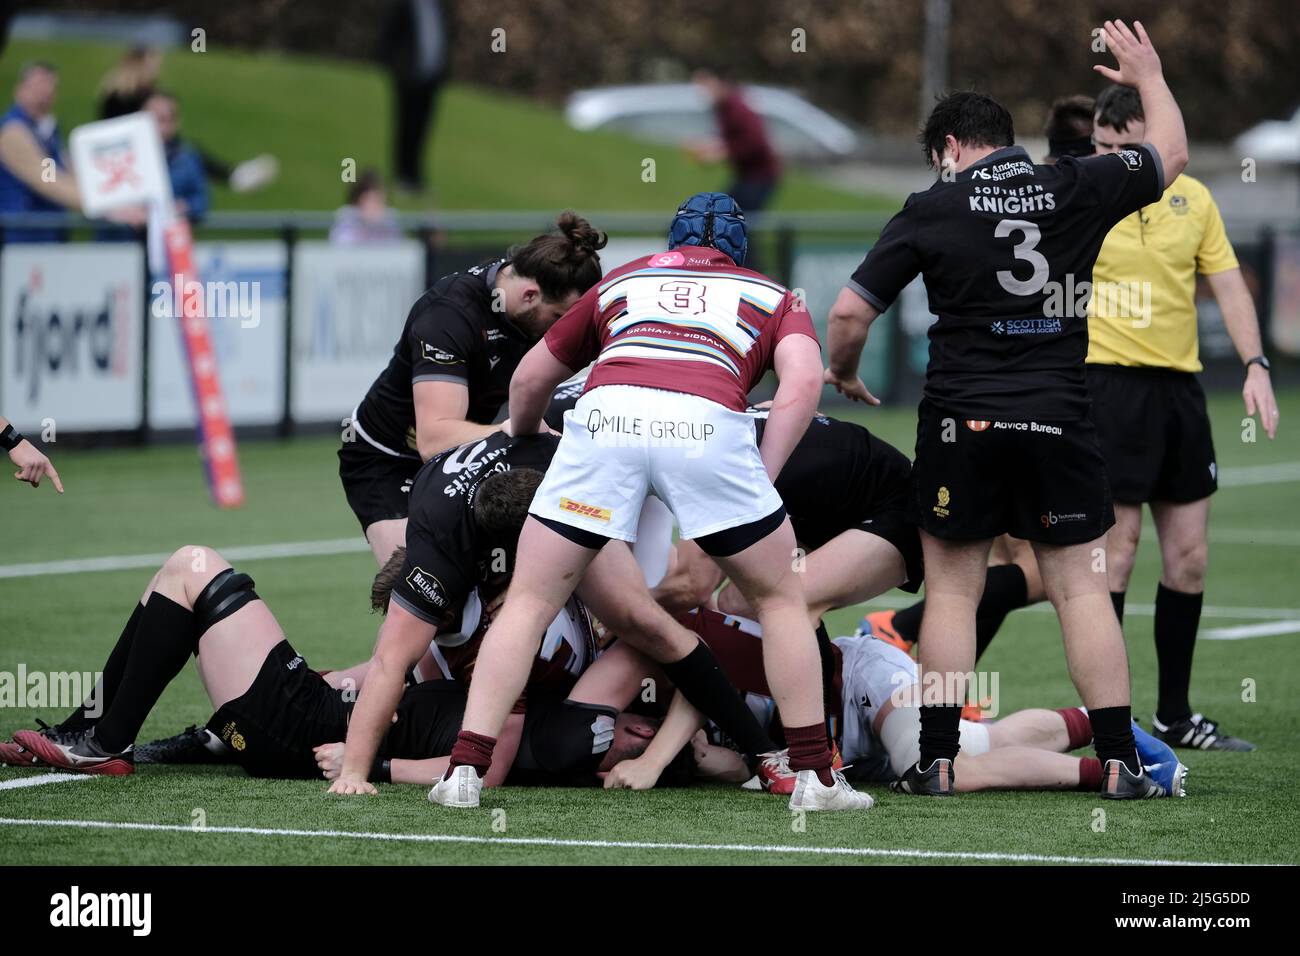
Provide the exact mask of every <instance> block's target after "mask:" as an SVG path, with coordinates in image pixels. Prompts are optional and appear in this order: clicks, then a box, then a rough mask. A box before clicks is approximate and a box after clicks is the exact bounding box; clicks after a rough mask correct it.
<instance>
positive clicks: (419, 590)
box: [406, 567, 447, 610]
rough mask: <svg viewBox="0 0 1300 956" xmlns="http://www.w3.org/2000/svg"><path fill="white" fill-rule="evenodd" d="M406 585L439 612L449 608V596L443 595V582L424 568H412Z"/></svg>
mask: <svg viewBox="0 0 1300 956" xmlns="http://www.w3.org/2000/svg"><path fill="white" fill-rule="evenodd" d="M406 583H407V584H409V585H410V586H411V587H412V588H413V589H414V590H415V593H416V594H418V595H420V597H422V598H424V599H425V600H426V601H428V602H429V603H430V604H432V605H433V606H434V607H436V608H438V609H439V610H442V609H443V608H445V607H446V606H447V595H446V594H444V593H443V590H442V582H441V581H439V580H438V579H437V578H435V577H434V576H433V575H432V574H430V573H429V572H428V571H425V570H424V569H423V568H418V567H417V568H412V569H411V573H410V574H408V575H407V576H406Z"/></svg>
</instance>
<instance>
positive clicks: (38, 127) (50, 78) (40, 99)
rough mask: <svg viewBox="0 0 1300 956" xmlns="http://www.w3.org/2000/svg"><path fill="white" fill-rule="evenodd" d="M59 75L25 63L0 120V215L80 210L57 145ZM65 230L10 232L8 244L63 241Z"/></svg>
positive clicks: (44, 66) (45, 66) (43, 66)
mask: <svg viewBox="0 0 1300 956" xmlns="http://www.w3.org/2000/svg"><path fill="white" fill-rule="evenodd" d="M58 89H59V74H58V71H57V70H56V69H55V68H54V67H53V66H51V65H50V64H48V63H29V64H28V65H26V66H24V67H23V68H22V70H21V71H20V72H19V74H18V83H17V84H16V85H15V86H14V102H13V105H12V106H10V107H9V110H8V112H6V113H5V114H4V115H3V116H0V213H5V212H25V213H40V212H61V211H63V210H65V209H72V210H77V209H80V208H81V199H80V196H79V195H78V193H77V182H76V180H75V179H74V178H73V176H72V173H71V171H70V170H69V168H68V164H67V161H66V159H65V158H64V155H63V149H62V147H61V146H60V143H59V124H58V121H57V120H56V119H55V117H54V100H55V97H56V95H57V94H58ZM64 238H66V230H63V229H50V228H40V229H32V228H12V229H6V230H5V241H6V242H61V241H63V239H64Z"/></svg>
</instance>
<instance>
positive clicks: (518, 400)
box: [509, 339, 574, 435]
mask: <svg viewBox="0 0 1300 956" xmlns="http://www.w3.org/2000/svg"><path fill="white" fill-rule="evenodd" d="M573 372H574V369H571V368H569V366H567V365H565V364H564V363H563V362H561V361H560V360H559V359H558V358H556V357H555V355H554V353H552V352H551V348H550V346H549V345H548V344H547V342H546V340H545V339H543V340H542V341H541V342H538V343H537V344H536V345H534V346H533V347H532V348H531V349H529V350H528V354H527V355H525V356H524V358H523V361H522V362H520V363H519V367H518V368H516V369H515V374H514V375H512V376H511V377H510V423H509V432H510V434H512V435H535V434H536V433H537V432H540V431H543V430H544V429H545V428H546V422H544V421H543V420H542V418H543V416H544V415H545V414H546V409H547V408H548V407H549V406H550V404H551V395H552V394H554V392H555V387H556V386H557V385H559V384H560V383H561V382H563V381H564V380H565V379H566V378H568V377H569V376H570V375H572V374H573Z"/></svg>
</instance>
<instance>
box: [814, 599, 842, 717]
mask: <svg viewBox="0 0 1300 956" xmlns="http://www.w3.org/2000/svg"><path fill="white" fill-rule="evenodd" d="M816 635H817V653H818V654H820V655H821V659H822V710H823V712H824V713H827V714H834V713H838V712H839V710H840V705H839V704H838V703H837V701H836V698H837V697H838V696H839V695H838V694H837V693H836V692H835V650H834V648H833V646H832V645H831V635H830V633H829V632H828V631H827V630H826V625H825V624H824V623H823V622H821V621H818V622H817V631H816Z"/></svg>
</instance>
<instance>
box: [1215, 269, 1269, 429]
mask: <svg viewBox="0 0 1300 956" xmlns="http://www.w3.org/2000/svg"><path fill="white" fill-rule="evenodd" d="M1206 279H1207V280H1208V281H1209V283H1210V289H1211V291H1213V292H1214V298H1215V299H1216V300H1217V301H1218V303H1219V309H1220V311H1222V312H1223V324H1224V327H1225V328H1227V330H1228V335H1229V337H1230V338H1231V339H1232V344H1233V345H1234V346H1236V348H1237V354H1238V355H1240V356H1241V360H1242V361H1243V362H1249V361H1250V360H1251V359H1253V358H1255V357H1256V356H1259V355H1263V354H1264V345H1263V340H1262V339H1261V337H1260V332H1259V317H1258V315H1256V313H1255V300H1254V299H1253V298H1252V297H1251V294H1250V289H1248V288H1247V287H1246V280H1245V278H1244V277H1243V276H1242V274H1241V269H1240V267H1238V268H1236V269H1226V270H1224V271H1223V272H1214V273H1211V274H1210V275H1208V276H1206ZM1241 394H1242V397H1243V398H1244V399H1245V400H1246V414H1247V415H1254V414H1255V413H1256V412H1258V413H1259V418H1260V422H1261V424H1263V426H1264V431H1266V432H1267V433H1268V437H1269V438H1275V437H1277V422H1278V410H1277V399H1276V398H1275V397H1274V395H1273V382H1272V380H1271V379H1270V377H1269V374H1268V369H1266V368H1264V367H1263V366H1262V365H1259V364H1255V365H1251V366H1249V367H1248V368H1247V369H1246V384H1245V385H1244V386H1243V387H1242V390H1241Z"/></svg>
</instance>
